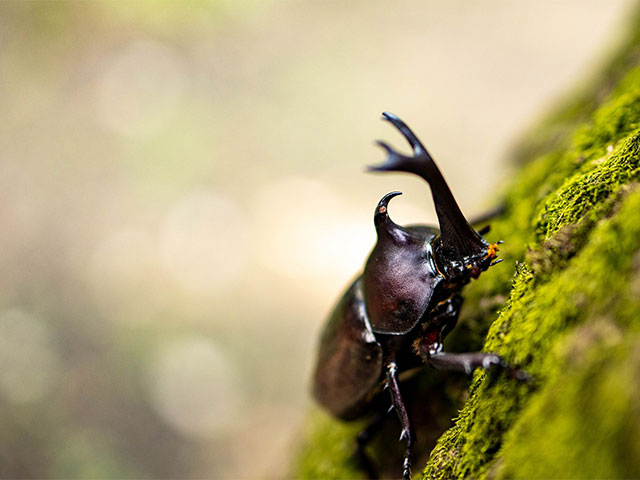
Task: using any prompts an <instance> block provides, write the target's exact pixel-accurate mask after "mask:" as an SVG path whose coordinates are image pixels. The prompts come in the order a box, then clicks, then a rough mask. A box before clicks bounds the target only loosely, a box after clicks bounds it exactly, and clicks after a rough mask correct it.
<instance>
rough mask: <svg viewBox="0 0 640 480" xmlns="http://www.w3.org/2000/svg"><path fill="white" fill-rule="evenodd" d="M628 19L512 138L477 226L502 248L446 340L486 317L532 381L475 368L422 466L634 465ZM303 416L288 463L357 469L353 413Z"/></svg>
mask: <svg viewBox="0 0 640 480" xmlns="http://www.w3.org/2000/svg"><path fill="white" fill-rule="evenodd" d="M635 25H640V18H636V20H635ZM638 32H640V28H635V29H633V32H632V37H631V38H630V40H629V41H628V42H627V44H626V45H625V47H624V49H623V50H622V51H621V53H618V54H617V55H615V56H614V60H613V61H612V63H611V64H610V66H609V68H608V69H607V71H606V73H604V74H602V75H600V76H599V83H598V84H594V85H592V86H591V87H590V88H588V89H587V90H586V94H585V95H583V96H582V98H579V99H577V100H574V101H573V102H572V103H571V104H570V105H568V106H566V107H564V108H563V109H562V110H561V111H560V112H559V113H558V114H557V116H556V118H554V119H550V120H548V121H547V123H546V124H545V125H543V126H541V127H538V128H537V129H536V130H534V131H536V132H538V133H539V136H538V139H537V140H536V141H529V142H527V143H526V145H525V146H524V147H522V148H521V149H519V150H518V152H517V155H516V156H517V159H518V161H519V162H520V163H521V164H522V171H521V173H520V174H519V175H518V177H517V178H516V179H515V181H514V182H513V184H512V185H510V186H509V187H508V188H507V190H506V193H505V204H506V207H507V211H506V213H505V215H504V216H503V217H502V218H500V219H498V220H497V221H495V222H493V223H492V232H491V235H490V237H491V238H495V239H500V238H501V239H504V240H506V242H507V243H506V244H505V245H504V248H502V249H501V252H500V253H501V256H502V258H504V259H505V262H504V263H503V264H501V265H500V266H499V267H495V268H493V269H491V270H490V271H489V272H487V273H485V274H483V276H482V277H481V279H480V281H479V282H474V283H473V284H472V285H470V286H469V287H468V289H467V291H465V298H466V303H465V309H464V310H463V317H462V318H461V322H460V323H461V326H460V327H458V328H457V329H456V330H454V333H453V334H452V342H449V345H448V348H449V349H451V346H452V345H454V346H455V348H453V350H456V349H458V346H460V348H470V346H471V347H473V346H474V344H476V345H475V346H478V348H479V347H480V346H481V342H480V339H481V337H482V336H484V334H485V332H486V331H487V328H488V334H487V337H486V343H485V346H484V349H485V350H486V351H493V352H496V353H499V354H500V355H502V356H503V357H504V358H505V359H506V360H507V361H509V362H510V363H513V364H517V365H520V366H522V367H523V368H524V369H526V370H527V372H529V373H530V374H531V375H533V377H534V381H532V382H529V383H524V382H517V381H514V380H513V379H510V378H506V377H505V376H501V375H499V374H497V373H496V372H489V373H485V372H476V373H475V374H474V377H473V381H472V383H471V386H470V388H469V391H468V398H467V401H466V403H465V404H464V406H463V408H462V409H461V410H460V412H459V415H458V416H457V418H456V419H455V420H454V424H453V426H451V428H449V429H448V430H447V431H446V432H444V433H443V435H442V436H441V437H440V438H439V440H438V441H437V444H436V445H435V448H434V449H433V451H432V452H431V456H430V458H429V461H428V462H427V466H426V469H425V470H424V473H423V475H424V477H425V478H434V479H449V478H549V477H554V478H575V477H580V478H583V477H598V478H603V477H604V478H606V477H609V478H612V477H615V478H619V477H625V478H629V477H640V411H639V409H640V402H639V401H638V400H640V399H639V398H638V396H640V388H639V387H640V385H638V383H640V375H639V373H640V316H639V312H640V300H639V299H640V273H639V272H640V253H639V252H640V186H639V184H638V183H636V182H640V163H639V162H640V132H639V131H638V130H639V128H640V67H638V66H637V64H638V61H639V59H640V53H639V52H640V33H638ZM497 306H502V308H501V310H500V312H498V313H493V311H494V310H495V309H496V308H499V307H497ZM489 325H490V327H489ZM465 341H466V343H465ZM463 344H464V345H465V346H464V347H463V346H462V345H463ZM425 408H428V400H425ZM312 418H313V420H312V421H311V423H310V428H309V433H308V436H307V443H306V446H305V447H304V453H303V454H302V456H301V457H300V458H301V460H300V461H299V464H298V468H297V470H296V473H295V476H297V477H303V478H353V477H354V476H357V475H358V473H357V470H355V469H354V468H355V467H354V465H353V464H352V463H350V460H349V457H350V454H351V452H352V450H353V441H354V438H355V432H356V431H357V430H358V427H357V426H356V427H353V428H351V427H346V426H344V425H342V424H339V423H338V422H335V421H333V420H331V419H328V418H326V417H324V416H317V415H314V416H313V417H312ZM387 454H388V453H387V451H386V450H385V449H384V448H382V449H379V450H376V451H375V455H377V456H378V458H381V457H384V456H385V455H387Z"/></svg>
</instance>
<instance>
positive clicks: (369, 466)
mask: <svg viewBox="0 0 640 480" xmlns="http://www.w3.org/2000/svg"><path fill="white" fill-rule="evenodd" d="M387 413H389V410H382V411H378V412H376V414H375V415H374V417H373V419H372V420H371V422H370V423H369V425H367V426H366V427H365V428H364V429H363V430H362V431H361V432H360V433H359V434H358V436H357V438H356V451H355V455H354V456H355V459H356V461H357V462H358V463H359V464H360V466H361V467H362V469H363V470H364V471H365V473H366V474H367V478H370V479H377V478H379V476H378V472H377V470H376V468H375V467H374V465H373V463H372V462H371V459H370V458H369V455H367V452H366V451H365V447H366V446H367V444H368V443H369V442H370V441H371V439H372V438H373V437H374V436H375V435H376V434H377V433H378V432H379V431H380V428H381V427H382V424H383V422H384V419H385V417H386V416H387Z"/></svg>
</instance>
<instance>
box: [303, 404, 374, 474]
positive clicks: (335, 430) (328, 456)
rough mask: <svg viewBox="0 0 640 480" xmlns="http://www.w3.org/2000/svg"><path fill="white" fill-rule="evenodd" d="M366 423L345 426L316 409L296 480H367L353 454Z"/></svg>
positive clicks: (310, 422) (311, 418) (312, 413)
mask: <svg viewBox="0 0 640 480" xmlns="http://www.w3.org/2000/svg"><path fill="white" fill-rule="evenodd" d="M362 428H363V424H362V423H361V422H354V423H344V422H340V421H336V420H333V419H331V418H329V417H328V416H327V415H326V414H325V413H323V412H320V411H319V410H317V409H314V410H313V412H311V414H310V417H309V421H308V423H307V435H306V438H307V440H306V441H305V443H304V444H303V445H302V446H301V448H300V455H299V456H298V458H297V464H296V465H295V466H294V471H295V472H296V473H295V475H294V477H296V478H314V479H320V478H343V479H348V478H354V479H356V478H364V473H363V472H362V471H361V470H359V469H358V467H357V465H356V464H355V462H354V461H353V458H352V454H353V452H354V448H355V438H356V435H357V434H358V432H359V431H360V430H362Z"/></svg>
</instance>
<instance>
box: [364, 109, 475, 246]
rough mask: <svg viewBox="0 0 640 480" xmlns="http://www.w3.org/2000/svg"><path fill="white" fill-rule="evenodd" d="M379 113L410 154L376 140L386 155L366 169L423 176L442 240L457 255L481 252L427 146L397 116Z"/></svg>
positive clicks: (473, 233) (473, 232)
mask: <svg viewBox="0 0 640 480" xmlns="http://www.w3.org/2000/svg"><path fill="white" fill-rule="evenodd" d="M382 116H383V119H384V120H387V121H388V122H390V123H391V124H392V125H393V126H394V127H396V128H397V129H398V130H399V131H400V133H402V135H403V136H404V137H405V138H406V139H407V141H408V142H409V144H410V145H411V147H412V149H413V156H411V157H409V156H406V155H403V154H401V153H399V152H397V151H396V150H394V149H393V148H392V147H390V146H389V145H388V144H386V143H385V142H382V141H378V142H377V144H378V146H380V147H381V148H382V149H383V150H385V151H386V153H387V159H386V161H385V162H384V163H383V164H381V165H377V166H370V167H368V169H369V170H370V171H374V172H382V171H399V172H409V173H413V174H416V175H418V176H420V177H421V178H423V179H424V180H425V181H426V182H427V183H428V184H429V186H430V187H431V194H432V196H433V202H434V204H435V207H436V214H437V215H438V222H439V223H440V231H441V242H442V244H443V245H445V246H446V247H449V248H451V249H453V250H455V251H456V252H457V254H458V255H459V256H467V255H471V254H477V253H481V252H482V251H483V250H484V249H485V248H486V242H485V241H484V240H483V238H482V237H481V236H480V235H479V234H478V233H477V232H476V231H475V230H474V229H473V228H472V227H471V225H469V223H468V222H467V219H466V218H465V216H464V215H463V214H462V211H461V210H460V207H459V206H458V203H457V202H456V200H455V198H454V197H453V194H452V193H451V190H450V189H449V186H448V185H447V182H446V181H445V179H444V177H443V176H442V173H441V172H440V170H439V169H438V166H437V165H436V163H435V162H434V161H433V158H431V155H430V154H429V152H428V151H427V149H426V148H425V147H424V145H422V143H421V142H420V140H419V139H418V137H417V136H416V135H415V134H414V133H413V132H412V131H411V129H410V128H409V127H408V126H407V125H406V124H405V123H404V122H403V121H402V120H400V118H398V117H397V116H395V115H394V114H392V113H388V112H385V113H383V114H382Z"/></svg>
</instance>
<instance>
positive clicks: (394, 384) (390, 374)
mask: <svg viewBox="0 0 640 480" xmlns="http://www.w3.org/2000/svg"><path fill="white" fill-rule="evenodd" d="M387 385H388V386H389V392H390V393H391V402H392V404H393V408H394V409H395V411H396V413H397V414H398V418H399V419H400V423H401V424H402V433H401V434H400V440H405V439H406V440H407V449H406V451H405V454H404V465H403V468H402V476H403V478H404V479H405V480H409V479H410V478H411V447H413V440H414V437H415V436H414V433H413V430H412V428H411V424H410V422H409V415H408V414H407V409H406V407H405V405H404V402H403V401H402V396H401V395H400V387H399V386H398V367H397V366H396V363H395V362H390V363H389V364H388V365H387Z"/></svg>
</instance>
